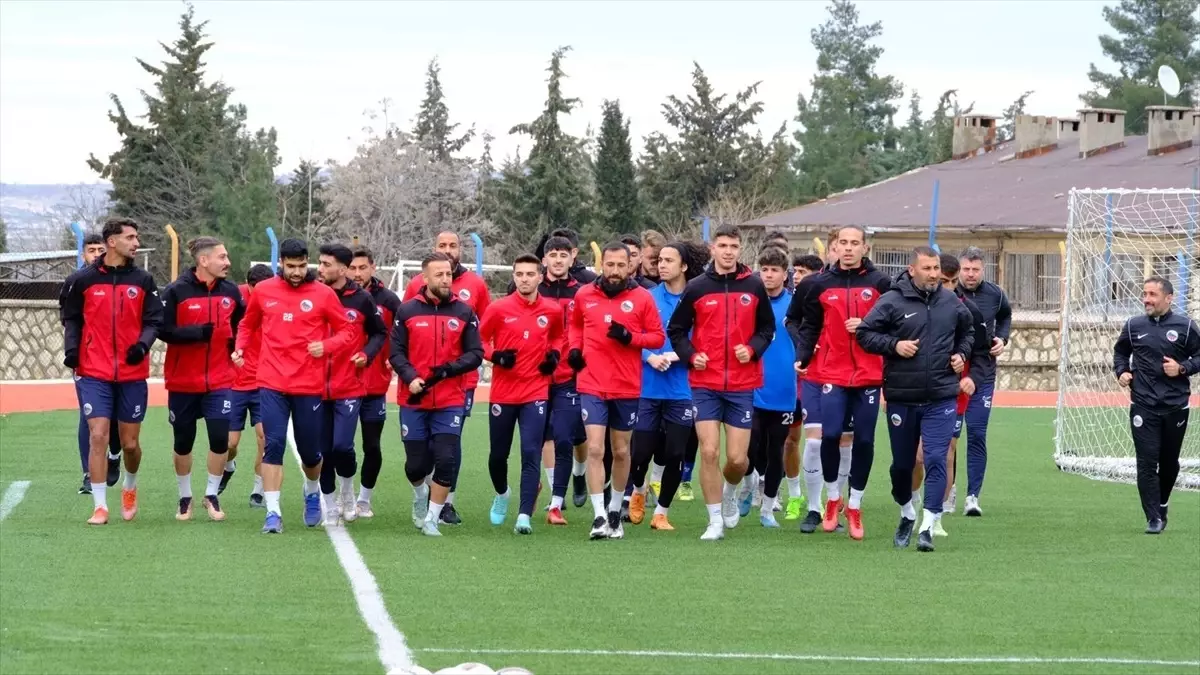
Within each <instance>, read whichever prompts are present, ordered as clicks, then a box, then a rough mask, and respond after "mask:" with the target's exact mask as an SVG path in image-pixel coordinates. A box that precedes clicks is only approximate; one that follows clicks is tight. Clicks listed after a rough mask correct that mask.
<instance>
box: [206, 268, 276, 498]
mask: <svg viewBox="0 0 1200 675" xmlns="http://www.w3.org/2000/svg"><path fill="white" fill-rule="evenodd" d="M273 276H275V273H274V272H272V271H271V268H270V267H267V266H266V265H255V266H254V267H251V268H250V270H249V271H248V272H247V273H246V283H245V284H243V285H241V286H239V287H238V291H240V292H241V294H242V306H243V307H246V306H249V304H250V295H251V294H252V293H253V292H254V288H255V287H256V286H258V284H260V283H262V282H264V281H266V280H267V279H270V278H271V277H273ZM261 342H262V341H261V340H260V339H259V337H258V336H257V335H252V336H250V341H249V342H247V343H246V351H245V353H244V354H243V355H242V367H241V368H238V369H237V372H235V373H234V378H233V411H232V412H231V413H230V414H229V453H228V457H229V460H228V461H227V462H226V463H225V472H224V474H223V475H222V476H221V487H220V488H219V489H218V490H217V494H221V493H222V492H223V491H224V489H225V486H226V485H228V484H229V479H230V478H231V477H232V476H233V471H234V468H235V466H234V460H235V459H236V458H237V450H238V444H239V443H240V442H241V440H242V431H243V430H245V428H246V418H247V417H249V418H250V426H251V427H252V428H253V429H254V441H255V445H256V446H257V452H256V453H255V457H254V487H252V488H250V507H251V508H255V509H262V508H266V506H267V504H266V502H265V501H264V500H263V479H262V458H263V452H264V451H265V450H266V444H267V440H266V437H265V436H263V427H262V413H261V410H260V409H259V407H258V350H259V345H260V344H261Z"/></svg>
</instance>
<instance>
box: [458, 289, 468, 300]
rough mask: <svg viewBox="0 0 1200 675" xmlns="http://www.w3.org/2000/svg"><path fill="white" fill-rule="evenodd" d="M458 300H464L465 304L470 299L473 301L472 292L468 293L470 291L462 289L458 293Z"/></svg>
mask: <svg viewBox="0 0 1200 675" xmlns="http://www.w3.org/2000/svg"><path fill="white" fill-rule="evenodd" d="M458 299H459V300H462V301H463V302H466V301H468V300H470V299H471V291H468V290H467V289H465V288H461V289H459V291H458Z"/></svg>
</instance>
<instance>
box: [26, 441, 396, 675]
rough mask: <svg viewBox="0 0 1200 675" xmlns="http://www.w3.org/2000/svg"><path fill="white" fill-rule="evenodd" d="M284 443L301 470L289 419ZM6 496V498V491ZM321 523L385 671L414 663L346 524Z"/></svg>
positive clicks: (322, 507) (392, 670) (302, 467)
mask: <svg viewBox="0 0 1200 675" xmlns="http://www.w3.org/2000/svg"><path fill="white" fill-rule="evenodd" d="M287 443H288V447H289V448H290V449H291V451H292V456H293V457H295V458H296V464H297V466H300V469H301V471H302V472H303V470H304V466H303V464H302V463H301V462H300V453H299V451H297V450H296V439H295V436H294V435H293V433H292V424H291V422H288V432H287ZM5 498H6V499H7V495H5ZM321 511H322V515H323V514H324V500H322V505H321ZM323 527H325V532H326V534H328V535H329V541H331V542H333V551H334V553H336V554H337V558H338V562H339V563H341V565H342V569H343V570H345V572H346V578H348V579H349V580H350V588H351V589H352V590H353V591H354V602H355V604H357V605H358V613H359V614H360V615H361V616H362V618H363V622H364V623H366V624H367V628H368V629H370V631H371V632H372V633H374V634H375V642H376V643H377V644H378V645H379V662H380V663H382V664H383V667H384V669H385V670H386V671H387V672H388V673H392V672H407V671H408V670H411V669H412V667H413V666H414V665H416V662H415V661H414V660H413V655H412V652H411V651H409V649H408V644H407V642H405V640H404V634H403V633H401V632H400V629H399V628H396V624H395V623H394V622H393V621H392V617H391V615H390V614H388V611H387V606H386V605H384V603H383V595H382V594H381V593H380V592H379V585H378V584H377V583H375V576H374V575H372V574H371V570H370V569H368V568H367V563H366V561H364V560H363V557H362V554H361V553H359V552H358V547H357V546H355V545H354V540H353V539H351V538H350V534H349V533H348V532H346V528H344V527H342V525H341V523H339V524H337V525H332V526H323Z"/></svg>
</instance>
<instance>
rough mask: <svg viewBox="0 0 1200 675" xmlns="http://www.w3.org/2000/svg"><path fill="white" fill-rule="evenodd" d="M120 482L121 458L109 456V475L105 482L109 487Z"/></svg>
mask: <svg viewBox="0 0 1200 675" xmlns="http://www.w3.org/2000/svg"><path fill="white" fill-rule="evenodd" d="M119 480H121V456H120V455H117V456H116V457H113V456H112V455H109V457H108V475H107V476H105V477H104V482H105V483H107V484H108V487H112V486H114V485H116V484H117V481H119Z"/></svg>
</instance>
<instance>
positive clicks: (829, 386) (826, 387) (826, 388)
mask: <svg viewBox="0 0 1200 675" xmlns="http://www.w3.org/2000/svg"><path fill="white" fill-rule="evenodd" d="M831 391H833V385H832V384H823V385H821V393H822V394H828V393H829V392H831Z"/></svg>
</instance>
